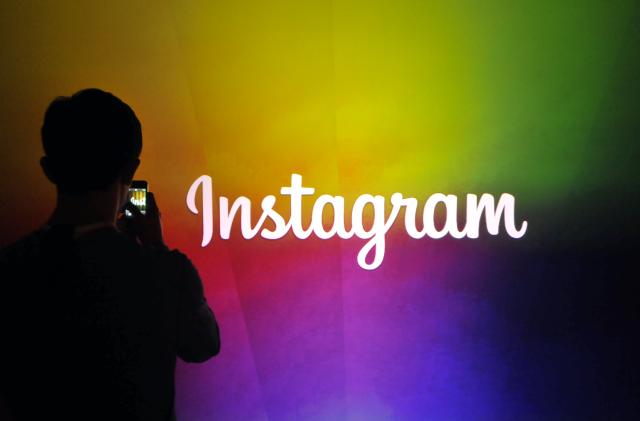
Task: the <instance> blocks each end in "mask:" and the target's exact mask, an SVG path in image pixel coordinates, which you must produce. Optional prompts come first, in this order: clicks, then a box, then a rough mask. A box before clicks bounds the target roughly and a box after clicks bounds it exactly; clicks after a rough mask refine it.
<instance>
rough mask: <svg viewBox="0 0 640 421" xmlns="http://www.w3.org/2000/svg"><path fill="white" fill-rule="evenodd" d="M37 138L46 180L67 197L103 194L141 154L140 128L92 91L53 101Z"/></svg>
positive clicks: (129, 114)
mask: <svg viewBox="0 0 640 421" xmlns="http://www.w3.org/2000/svg"><path fill="white" fill-rule="evenodd" d="M41 135H42V146H43V147H44V152H45V155H46V157H47V162H48V169H49V173H50V178H51V179H52V181H53V182H54V183H55V184H56V185H57V186H58V189H59V190H60V191H61V192H63V193H66V194H72V195H82V194H84V193H87V192H89V191H91V190H104V189H106V188H107V187H108V186H110V185H112V184H113V183H114V182H115V181H116V180H118V178H119V177H121V175H122V171H123V169H124V168H125V167H126V166H127V165H128V164H131V163H132V162H133V161H135V160H136V159H137V158H138V157H139V156H140V152H141V150H142V128H141V126H140V121H139V120H138V118H137V117H136V115H135V113H134V112H133V110H132V109H131V107H129V106H128V105H127V104H125V103H124V102H122V101H121V100H120V99H118V98H117V97H116V96H114V95H113V94H111V93H109V92H105V91H102V90H100V89H95V88H92V89H84V90H81V91H78V92H77V93H75V94H74V95H73V96H71V97H65V96H63V97H58V98H56V99H54V100H53V102H51V104H50V105H49V107H48V108H47V111H46V112H45V115H44V123H43V125H42V130H41ZM127 181H128V180H127Z"/></svg>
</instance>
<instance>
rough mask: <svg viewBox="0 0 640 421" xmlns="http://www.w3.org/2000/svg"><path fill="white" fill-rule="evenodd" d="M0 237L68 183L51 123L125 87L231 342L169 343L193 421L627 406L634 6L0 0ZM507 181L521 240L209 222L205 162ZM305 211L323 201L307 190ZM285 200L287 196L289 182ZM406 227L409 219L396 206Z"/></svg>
mask: <svg viewBox="0 0 640 421" xmlns="http://www.w3.org/2000/svg"><path fill="white" fill-rule="evenodd" d="M0 8H1V12H0V31H1V35H0V43H1V44H0V60H1V61H0V63H2V64H1V67H0V89H1V91H0V92H1V100H0V128H1V129H2V134H1V136H2V141H1V142H0V172H1V174H2V178H1V179H0V191H1V194H2V196H1V198H2V206H0V245H5V244H7V243H9V242H11V241H13V240H15V239H17V238H19V237H20V236H22V235H24V234H26V233H27V232H29V231H30V230H33V229H35V228H37V227H38V226H39V225H41V224H42V223H43V222H44V221H45V220H46V218H47V217H48V215H49V214H50V212H51V211H52V209H53V206H54V202H55V191H54V188H53V186H51V185H50V184H48V182H47V181H46V179H45V177H44V175H43V174H42V172H41V170H40V168H39V164H38V161H39V158H40V156H41V155H42V148H41V145H40V140H39V129H40V126H41V124H42V117H43V114H44V110H45V108H46V106H47V105H48V103H49V102H50V101H51V100H52V99H53V98H55V97H56V96H58V95H70V94H72V93H74V92H75V91H77V90H79V89H82V88H86V87H99V88H101V89H104V90H107V91H110V92H112V93H114V94H115V95H117V96H119V97H120V98H122V99H123V100H124V101H125V102H127V103H128V104H130V105H131V107H132V108H133V109H134V110H135V112H136V113H137V115H138V117H139V118H140V120H141V122H142V125H143V136H144V140H143V153H142V165H141V167H140V170H139V172H138V174H137V176H136V178H141V179H145V180H148V182H149V187H150V190H151V191H153V192H154V193H155V196H156V198H157V201H158V204H159V206H160V209H161V210H162V213H163V224H164V228H165V236H166V238H167V242H168V243H169V245H170V246H171V247H176V248H179V249H180V250H182V251H183V252H185V253H186V254H187V255H189V257H190V258H191V259H192V261H193V262H194V264H195V265H196V267H197V268H198V270H199V273H200V275H201V277H202V279H203V282H204V285H205V290H206V294H207V299H208V301H209V303H210V305H211V307H212V308H213V310H214V312H215V314H216V317H217V318H218V321H219V323H220V328H221V339H222V351H221V354H220V355H219V356H218V357H216V358H214V359H212V360H210V361H208V362H206V363H204V364H185V363H181V362H180V363H179V365H178V368H177V392H176V405H177V412H178V418H179V419H182V420H272V421H279V420H329V421H332V420H349V421H356V420H358V421H369V420H371V421H378V420H385V421H386V420H538V419H544V420H547V419H552V420H556V419H557V420H567V419H580V420H584V419H634V416H633V415H634V414H635V415H637V414H638V413H639V412H640V402H639V400H640V398H639V396H640V392H639V390H640V387H639V383H640V380H639V379H640V377H639V374H638V369H637V368H638V365H637V362H636V360H637V358H638V355H639V354H638V351H639V349H638V347H637V345H635V344H634V342H635V341H634V340H635V339H637V338H636V336H637V332H638V322H639V320H640V317H639V316H638V313H639V311H638V309H639V308H640V306H639V304H638V298H637V297H638V296H639V295H640V291H639V288H638V287H637V286H636V284H637V278H638V277H637V274H636V273H637V267H638V266H637V263H636V260H637V259H636V258H635V255H634V254H633V253H632V247H631V246H632V242H633V241H634V240H635V239H636V236H637V234H638V231H637V228H636V225H637V216H636V215H637V212H636V210H637V209H638V206H637V205H638V199H637V198H638V190H639V189H638V187H639V184H640V183H639V180H640V177H639V176H638V169H637V168H638V164H637V162H638V158H639V157H640V153H639V152H640V148H639V147H638V140H639V134H640V118H639V114H638V110H639V109H640V83H639V76H640V57H639V54H638V45H639V43H640V25H638V22H639V21H640V6H639V5H638V3H637V2H634V1H607V2H600V1H583V2H574V1H564V0H559V1H546V0H540V1H528V2H512V1H493V0H488V1H483V2H474V1H449V2H438V3H436V2H429V1H402V0H389V1H380V0H369V1H343V0H333V1H325V0H323V1H320V0H310V1H294V0H273V1H245V0H235V1H227V2H221V1H204V0H202V1H189V0H185V1H175V0H169V1H160V2H151V1H132V0H127V1H122V0H113V1H109V2H92V3H91V2H73V1H67V0H59V1H37V2H36V1H16V0H10V1H3V2H2V5H1V6H0ZM292 173H298V174H302V176H303V182H304V184H305V186H310V187H315V188H316V192H317V194H322V193H328V194H340V195H343V196H345V197H346V200H347V209H350V205H351V204H352V203H353V200H354V199H355V198H356V197H357V196H358V195H360V194H363V193H370V194H382V195H385V196H386V197H390V196H391V194H392V193H393V192H396V191H397V192H402V193H403V194H405V196H414V197H417V198H419V199H420V200H421V203H423V200H424V199H426V198H427V197H428V196H429V195H430V194H432V193H435V192H443V193H452V194H459V195H464V194H466V193H477V194H481V193H484V192H487V193H492V194H495V195H499V194H500V193H503V192H508V193H511V194H513V195H514V196H515V197H516V218H517V219H518V220H523V219H525V220H527V221H528V223H529V227H528V231H527V234H526V236H525V237H524V238H522V239H519V240H514V239H510V238H508V237H507V236H506V235H505V234H504V233H502V234H501V235H500V236H498V237H491V236H489V235H487V234H486V232H485V233H484V235H481V238H480V239H478V240H469V239H465V240H451V239H442V240H432V239H428V238H425V239H423V240H413V239H411V238H409V237H408V236H407V235H406V234H405V233H404V232H403V231H402V229H395V230H394V231H393V232H391V233H390V234H389V235H388V237H387V250H386V257H385V260H384V262H383V264H382V266H381V267H380V268H379V269H377V270H375V271H365V270H363V269H361V268H360V267H358V265H357V263H356V254H357V251H358V250H359V248H360V247H361V246H362V245H363V244H364V242H365V241H364V240H359V239H351V240H340V239H337V238H335V239H331V240H319V239H317V238H310V239H308V240H298V239H296V238H294V237H292V236H289V237H287V238H285V239H282V240H277V241H267V240H261V239H253V240H249V241H246V240H243V239H242V238H241V237H240V236H239V235H237V233H236V234H234V235H233V236H232V239H231V240H229V241H222V240H220V239H219V237H217V238H214V241H213V243H212V244H210V245H209V246H207V247H205V248H201V247H200V241H201V221H200V219H199V216H195V215H192V214H191V213H190V212H189V211H188V210H187V208H186V204H185V198H186V193H187V190H188V188H189V186H190V185H191V183H192V182H193V181H194V180H195V179H196V178H197V177H198V176H200V175H202V174H208V175H210V176H211V177H212V178H213V183H214V195H215V197H216V198H217V197H218V196H219V195H225V196H228V197H231V198H234V197H237V196H239V195H245V196H248V197H250V198H251V199H252V201H253V203H254V204H258V203H259V200H260V199H261V198H262V197H263V196H265V195H267V194H276V195H278V192H279V189H280V187H281V186H284V185H288V183H289V182H290V177H291V174H292ZM304 203H305V205H306V208H305V217H309V215H310V204H311V203H313V199H310V200H308V201H307V199H305V202H304ZM277 206H278V207H280V209H281V210H282V213H283V214H284V215H287V212H288V208H287V206H286V203H284V202H283V201H280V202H278V205H277ZM400 228H401V226H400Z"/></svg>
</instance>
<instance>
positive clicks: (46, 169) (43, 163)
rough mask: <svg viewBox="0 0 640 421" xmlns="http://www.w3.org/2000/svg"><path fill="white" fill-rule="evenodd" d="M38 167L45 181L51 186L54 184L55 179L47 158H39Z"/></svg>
mask: <svg viewBox="0 0 640 421" xmlns="http://www.w3.org/2000/svg"><path fill="white" fill-rule="evenodd" d="M40 167H41V168H42V171H43V172H44V175H45V176H47V179H48V180H49V181H51V182H52V183H53V184H56V177H55V175H54V174H53V171H52V170H51V163H50V160H49V158H47V157H46V156H43V157H42V158H40Z"/></svg>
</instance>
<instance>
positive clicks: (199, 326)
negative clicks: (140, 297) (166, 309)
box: [172, 250, 220, 363]
mask: <svg viewBox="0 0 640 421" xmlns="http://www.w3.org/2000/svg"><path fill="white" fill-rule="evenodd" d="M172 253H173V254H174V255H175V256H176V257H177V261H178V264H179V267H180V270H179V278H180V279H178V280H177V281H178V291H179V294H180V299H179V303H178V356H179V357H180V358H181V359H182V360H183V361H186V362H194V363H198V362H204V361H206V360H208V359H209V358H211V357H213V356H215V355H217V354H218V353H219V352H220V330H219V328H218V323H217V321H216V318H215V316H214V314H213V311H212V310H211V308H210V307H209V305H208V304H207V300H206V298H205V296H204V289H203V287H202V281H201V279H200V275H199V274H198V271H197V270H196V268H195V267H194V266H193V264H192V263H191V261H190V260H189V259H188V258H187V257H186V256H185V255H184V254H182V253H180V252H179V251H177V250H174V251H173V252H172Z"/></svg>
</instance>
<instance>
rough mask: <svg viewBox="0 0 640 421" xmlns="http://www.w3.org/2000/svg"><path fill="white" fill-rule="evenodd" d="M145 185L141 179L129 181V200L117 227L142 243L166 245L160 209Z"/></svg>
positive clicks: (152, 245)
mask: <svg viewBox="0 0 640 421" xmlns="http://www.w3.org/2000/svg"><path fill="white" fill-rule="evenodd" d="M147 186H148V184H147V182H146V181H142V180H134V181H133V182H132V183H131V188H130V189H129V191H130V200H129V201H127V203H126V205H125V208H124V211H125V212H124V213H125V217H123V218H120V220H119V221H118V227H119V228H120V230H121V231H123V232H124V233H125V234H127V235H129V236H130V237H132V238H134V239H136V240H137V241H138V242H139V243H141V244H143V245H146V246H151V247H166V245H165V244H164V237H163V234H162V223H161V221H160V210H159V209H158V206H157V204H156V201H155V197H154V195H153V193H152V192H150V191H148V190H147ZM128 215H130V216H128Z"/></svg>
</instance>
